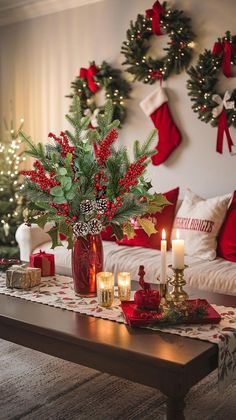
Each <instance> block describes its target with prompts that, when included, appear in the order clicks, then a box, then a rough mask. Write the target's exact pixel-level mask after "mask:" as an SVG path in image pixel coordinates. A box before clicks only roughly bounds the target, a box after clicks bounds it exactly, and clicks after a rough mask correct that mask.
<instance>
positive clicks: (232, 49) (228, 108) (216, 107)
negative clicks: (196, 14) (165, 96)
mask: <svg viewBox="0 0 236 420" xmlns="http://www.w3.org/2000/svg"><path fill="white" fill-rule="evenodd" d="M235 64H236V35H234V36H231V34H230V32H229V31H227V32H226V34H225V36H224V37H223V38H218V41H217V42H215V44H214V46H213V49H212V51H211V50H207V49H206V50H205V51H204V53H203V54H200V55H199V59H198V62H197V64H196V66H195V67H193V66H192V67H191V68H190V69H189V71H188V74H189V75H190V79H189V80H188V81H187V88H188V90H189V96H191V101H192V102H193V105H192V109H193V111H194V112H196V113H198V118H199V119H200V120H201V121H204V122H205V123H208V122H210V123H211V125H212V126H213V127H218V133H217V145H216V151H217V152H218V153H222V151H223V138H224V133H225V135H226V138H227V142H228V147H229V151H230V153H231V154H234V150H233V149H234V148H233V141H232V138H231V136H230V133H229V127H230V126H231V125H233V126H234V127H236V89H234V90H233V91H232V92H229V91H226V92H225V93H220V94H219V93H218V92H217V91H216V85H217V82H218V75H219V72H220V71H221V70H222V72H223V74H224V75H225V76H226V77H227V78H229V77H234V76H233V75H232V68H231V66H232V65H235Z"/></svg>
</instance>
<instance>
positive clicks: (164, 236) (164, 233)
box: [161, 229, 166, 239]
mask: <svg viewBox="0 0 236 420" xmlns="http://www.w3.org/2000/svg"><path fill="white" fill-rule="evenodd" d="M161 239H166V231H165V229H162V235H161Z"/></svg>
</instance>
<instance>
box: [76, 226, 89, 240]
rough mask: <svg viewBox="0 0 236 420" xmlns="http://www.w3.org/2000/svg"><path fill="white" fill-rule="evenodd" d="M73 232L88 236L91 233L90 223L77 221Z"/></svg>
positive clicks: (77, 234)
mask: <svg viewBox="0 0 236 420" xmlns="http://www.w3.org/2000/svg"><path fill="white" fill-rule="evenodd" d="M73 233H74V235H75V236H76V237H78V236H86V235H88V233H89V227H88V223H86V222H77V223H75V224H74V226H73Z"/></svg>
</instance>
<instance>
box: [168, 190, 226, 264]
mask: <svg viewBox="0 0 236 420" xmlns="http://www.w3.org/2000/svg"><path fill="white" fill-rule="evenodd" d="M231 198H232V194H226V195H223V196H219V197H213V198H208V199H204V198H202V197H199V196H198V195H196V194H195V193H194V192H192V191H191V190H189V189H188V190H187V192H186V194H185V197H184V200H183V202H182V204H181V207H180V208H179V210H178V212H177V215H176V217H175V220H174V225H173V230H172V239H174V238H175V236H176V229H178V230H179V237H180V238H181V239H184V244H185V255H189V256H194V257H198V258H202V259H206V260H214V259H215V257H216V249H217V236H218V234H219V230H220V228H221V226H222V224H223V221H224V218H225V215H226V212H227V208H228V206H229V202H230V199H231Z"/></svg>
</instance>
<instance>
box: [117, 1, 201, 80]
mask: <svg viewBox="0 0 236 420" xmlns="http://www.w3.org/2000/svg"><path fill="white" fill-rule="evenodd" d="M165 34H166V35H168V36H169V42H168V47H167V48H164V51H165V53H166V55H165V57H164V58H162V59H158V58H155V59H153V58H151V57H149V56H148V50H149V45H150V43H151V37H152V36H153V35H156V36H160V35H165ZM194 37H195V35H194V33H193V32H192V29H191V26H190V18H188V17H186V16H184V14H183V11H181V10H177V9H175V10H172V9H169V8H168V7H167V2H163V4H162V5H161V4H160V3H159V1H156V2H155V3H154V5H153V7H152V9H149V10H146V16H144V15H142V14H139V15H138V16H137V19H136V21H135V22H133V21H131V23H130V28H129V29H128V31H127V41H124V42H123V44H122V49H121V52H122V54H124V56H125V61H124V63H123V64H126V65H128V66H129V67H128V68H127V71H128V72H129V73H131V74H132V75H133V76H134V80H139V81H142V82H144V83H148V84H152V83H154V82H155V81H156V80H157V79H160V80H162V79H163V80H166V79H167V78H168V77H169V76H170V74H171V73H180V72H181V71H182V70H183V69H185V68H187V67H188V65H189V63H190V60H191V58H192V52H193V48H194V43H193V39H194Z"/></svg>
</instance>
